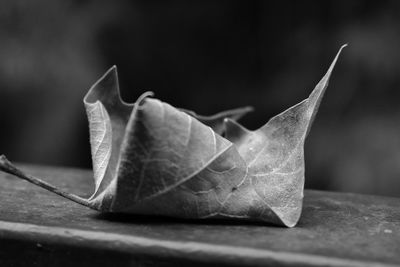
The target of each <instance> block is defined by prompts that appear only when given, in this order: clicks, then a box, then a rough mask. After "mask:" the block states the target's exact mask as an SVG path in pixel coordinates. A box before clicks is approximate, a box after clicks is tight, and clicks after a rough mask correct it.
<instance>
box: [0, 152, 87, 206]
mask: <svg viewBox="0 0 400 267" xmlns="http://www.w3.org/2000/svg"><path fill="white" fill-rule="evenodd" d="M0 170H2V171H4V172H6V173H9V174H12V175H14V176H17V177H18V178H21V179H23V180H26V181H28V182H30V183H32V184H34V185H37V186H40V187H42V188H44V189H46V190H48V191H50V192H53V193H55V194H57V195H59V196H62V197H64V198H67V199H69V200H72V201H74V202H76V203H78V204H81V205H83V206H86V207H91V205H90V202H89V201H88V200H87V199H85V198H82V197H80V196H77V195H75V194H71V193H67V192H65V191H63V190H61V189H59V188H57V187H55V186H53V185H51V184H49V183H47V182H45V181H43V180H41V179H39V178H37V177H34V176H32V175H29V174H25V173H24V172H23V171H21V170H20V169H18V168H17V167H16V166H15V165H13V164H12V163H11V162H10V161H9V160H8V159H7V158H6V156H4V155H1V156H0Z"/></svg>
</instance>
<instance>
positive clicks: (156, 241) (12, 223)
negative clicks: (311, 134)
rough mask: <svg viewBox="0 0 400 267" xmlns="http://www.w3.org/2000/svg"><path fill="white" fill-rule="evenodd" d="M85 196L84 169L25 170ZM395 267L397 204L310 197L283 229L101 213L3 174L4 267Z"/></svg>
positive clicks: (0, 253)
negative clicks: (296, 221)
mask: <svg viewBox="0 0 400 267" xmlns="http://www.w3.org/2000/svg"><path fill="white" fill-rule="evenodd" d="M23 169H25V170H26V171H27V172H29V173H31V174H34V175H37V176H39V177H43V178H44V179H45V180H47V181H49V182H52V183H54V184H56V185H58V186H60V187H62V188H64V189H67V190H69V191H70V192H74V193H78V194H81V195H90V192H91V191H92V178H91V177H92V174H91V172H90V171H86V170H77V169H67V168H47V167H33V166H30V167H29V166H28V167H25V168H23ZM73 264H75V265H77V266H83V265H84V266H123V265H125V266H177V265H181V266H187V265H189V264H190V265H193V266H200V265H204V264H208V265H215V266H225V265H227V266H228V265H238V266H257V265H260V266H269V265H270V266H380V265H381V266H390V265H394V266H398V265H400V199H397V198H384V197H376V196H368V195H356V194H342V193H332V192H320V191H306V192H305V203H304V208H303V214H302V217H301V220H300V222H299V224H298V226H296V227H295V228H292V229H288V228H282V227H275V226H271V225H263V224H251V223H246V222H243V223H239V222H235V223H232V222H228V221H199V220H195V221H194V220H192V221H185V220H175V219H170V218H161V217H151V218H150V217H140V216H127V215H111V214H105V215H104V214H103V215H102V214H99V213H98V212H96V211H93V210H90V209H88V208H86V207H83V206H80V205H78V204H76V203H73V202H70V201H68V200H64V199H63V198H61V197H59V196H57V195H54V194H52V193H50V192H47V191H45V190H43V189H41V188H38V187H35V186H33V185H31V184H29V183H27V182H25V181H22V180H19V179H17V178H15V177H13V176H10V175H6V174H4V173H0V266H27V265H30V266H73Z"/></svg>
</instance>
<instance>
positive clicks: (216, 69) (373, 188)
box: [0, 0, 400, 197]
mask: <svg viewBox="0 0 400 267" xmlns="http://www.w3.org/2000/svg"><path fill="white" fill-rule="evenodd" d="M344 43H348V44H349V46H348V47H347V48H346V49H345V50H344V51H343V54H342V56H341V58H340V60H339V62H338V64H337V66H336V69H335V71H334V73H333V76H332V78H331V82H330V85H329V88H328V91H327V94H326V95H325V98H324V100H323V102H322V105H321V108H320V112H319V114H318V116H317V119H316V121H315V123H314V126H313V128H312V130H311V133H310V135H309V138H308V140H307V142H306V148H305V151H306V187H307V188H314V189H324V190H340V191H350V192H361V193H373V194H382V195H391V196H397V197H400V105H399V101H400V75H399V74H400V52H399V51H398V50H399V49H400V2H399V1H179V2H178V1H168V2H167V1H62V0H41V1H29V0H3V1H1V2H0V88H1V90H0V114H1V116H0V125H1V126H0V127H1V128H0V129H1V131H0V153H4V154H6V155H7V156H8V157H9V158H10V159H11V160H13V161H19V162H27V163H35V164H46V165H63V166H76V167H84V168H90V167H91V158H90V147H89V141H88V140H89V137H88V127H87V121H86V115H85V111H84V107H83V103H82V98H83V96H84V95H85V93H86V92H87V90H88V89H89V87H90V86H91V84H92V83H94V82H95V81H96V80H97V79H98V78H99V77H100V76H101V75H102V74H103V73H104V72H105V71H106V70H107V69H108V68H109V67H111V66H112V65H114V64H116V65H117V66H118V71H119V75H120V86H121V90H122V96H123V98H124V99H125V100H126V101H129V102H132V101H134V100H135V99H136V98H137V97H138V96H139V95H140V94H141V93H142V92H144V91H145V90H152V91H154V92H155V93H156V97H157V98H159V99H162V100H163V101H166V102H168V103H170V104H172V105H174V106H177V107H183V108H188V109H192V110H195V111H197V112H198V113H200V114H205V115H207V114H212V113H214V112H218V111H221V110H224V109H229V108H235V107H239V106H244V105H252V106H254V107H255V112H253V113H252V114H250V115H248V116H246V117H245V118H244V119H243V120H242V123H243V124H244V125H245V126H247V127H248V128H250V129H255V128H257V127H259V126H261V125H263V124H264V123H266V122H267V121H268V119H269V118H270V117H271V116H273V115H276V114H277V113H280V112H281V111H283V110H284V109H286V108H288V107H290V106H291V105H294V104H296V103H298V102H300V101H301V100H303V99H304V98H306V97H307V96H308V94H309V93H310V92H311V91H312V89H313V88H314V86H315V85H316V84H317V82H318V81H319V79H320V78H321V77H322V76H323V74H324V73H325V72H326V70H327V68H328V67H329V64H330V63H331V61H332V59H333V57H334V55H335V54H336V52H337V50H338V49H339V47H340V46H341V45H342V44H344Z"/></svg>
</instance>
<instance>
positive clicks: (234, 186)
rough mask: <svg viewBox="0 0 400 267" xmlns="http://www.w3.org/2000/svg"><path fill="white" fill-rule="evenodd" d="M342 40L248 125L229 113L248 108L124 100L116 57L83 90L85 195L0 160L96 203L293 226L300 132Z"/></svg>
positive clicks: (300, 180) (299, 189) (306, 127)
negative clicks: (302, 82)
mask: <svg viewBox="0 0 400 267" xmlns="http://www.w3.org/2000/svg"><path fill="white" fill-rule="evenodd" d="M345 46H346V45H344V46H342V47H341V48H340V50H339V52H338V53H337V55H336V57H335V59H334V60H333V62H332V64H331V66H330V67H329V69H328V71H327V73H326V74H325V75H324V77H323V78H322V79H321V81H320V82H319V83H318V84H317V86H316V87H315V89H314V90H313V91H312V92H311V94H310V96H309V97H308V98H307V99H305V100H303V101H302V102H300V103H299V104H297V105H295V106H293V107H291V108H289V109H287V110H285V111H284V112H282V113H280V114H279V115H277V116H275V117H273V118H272V119H270V120H269V121H268V122H267V123H266V124H265V125H264V126H262V127H261V128H259V129H257V130H255V131H250V130H248V129H246V128H245V127H244V126H242V125H240V124H239V123H238V122H237V121H236V120H237V119H239V118H240V117H242V116H243V115H245V114H246V113H248V112H249V111H252V108H250V107H244V108H239V109H233V110H228V111H225V112H221V113H218V114H216V115H213V116H201V115H197V114H196V113H194V112H193V111H188V110H185V109H178V108H175V107H173V106H171V105H169V104H167V103H164V102H162V101H160V100H157V99H155V98H153V97H152V96H153V94H152V93H151V92H147V93H144V94H143V95H142V96H140V97H139V99H138V100H137V101H136V102H135V103H134V104H128V103H125V102H124V101H123V100H122V99H121V97H120V93H119V85H118V75H117V69H116V67H115V66H114V67H112V68H111V69H110V70H109V71H107V73H106V74H104V76H103V77H101V78H100V79H99V80H98V81H97V82H96V83H95V84H94V85H93V86H92V87H91V88H90V90H89V92H88V93H87V95H86V96H85V98H84V104H85V108H86V113H87V117H88V121H89V130H90V144H91V154H92V163H93V175H94V185H95V186H94V187H95V189H94V193H93V194H92V196H91V197H90V198H88V199H84V198H81V197H79V196H75V195H73V194H69V193H66V192H63V191H62V190H60V189H58V188H56V187H54V186H52V185H49V184H48V183H46V182H45V181H42V180H40V179H39V178H36V177H33V176H30V175H28V174H25V173H24V172H22V171H21V170H19V169H18V168H16V167H15V166H14V165H13V164H12V163H11V162H9V161H8V160H7V159H6V157H5V156H1V157H0V169H1V170H2V171H5V172H8V173H10V174H13V175H15V176H18V177H20V178H22V179H25V180H27V181H29V182H31V183H34V184H36V185H38V186H41V187H43V188H45V189H47V190H49V191H52V192H54V193H56V194H59V195H61V196H63V197H65V198H68V199H70V200H72V201H74V202H77V203H79V204H82V205H85V206H87V207H90V208H93V209H96V210H99V211H101V212H123V213H133V214H141V215H164V216H172V217H179V218H192V219H200V218H215V219H217V218H230V219H242V220H255V221H264V222H268V223H274V224H278V225H284V226H287V227H293V226H295V225H296V223H297V222H298V220H299V218H300V215H301V209H302V201H303V189H304V142H305V138H306V136H307V134H308V132H309V131H310V127H311V124H312V122H313V120H314V118H315V115H316V113H317V110H318V107H319V104H320V102H321V99H322V97H323V95H324V92H325V90H326V88H327V85H328V81H329V77H330V75H331V73H332V71H333V68H334V66H335V64H336V61H337V59H338V57H339V54H340V52H341V50H342V49H343V48H344V47H345Z"/></svg>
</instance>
